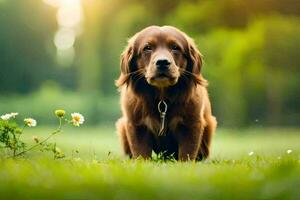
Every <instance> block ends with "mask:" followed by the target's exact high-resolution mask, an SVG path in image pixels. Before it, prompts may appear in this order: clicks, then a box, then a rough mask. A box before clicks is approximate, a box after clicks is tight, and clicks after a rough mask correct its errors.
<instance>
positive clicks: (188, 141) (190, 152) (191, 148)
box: [178, 127, 202, 161]
mask: <svg viewBox="0 0 300 200" xmlns="http://www.w3.org/2000/svg"><path fill="white" fill-rule="evenodd" d="M201 136H202V129H201V127H193V128H188V127H185V128H183V127H182V128H181V130H180V131H179V135H178V151H179V152H178V156H179V160H181V161H188V160H195V159H196V158H197V156H198V152H199V149H200V144H201Z"/></svg>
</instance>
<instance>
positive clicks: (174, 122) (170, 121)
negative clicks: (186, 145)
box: [142, 116, 183, 134]
mask: <svg viewBox="0 0 300 200" xmlns="http://www.w3.org/2000/svg"><path fill="white" fill-rule="evenodd" d="M142 123H143V124H144V125H145V126H146V127H147V128H148V129H149V130H150V131H152V132H153V133H154V134H158V132H159V130H160V129H161V126H162V123H163V122H162V120H161V119H159V118H155V117H152V116H146V117H145V118H144V120H143V122H142ZM182 123H183V118H182V117H181V116H173V117H171V118H170V117H168V116H167V117H166V119H165V127H164V128H165V129H166V130H170V131H172V132H174V131H175V130H176V128H177V127H178V125H179V124H182Z"/></svg>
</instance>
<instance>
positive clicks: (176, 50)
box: [171, 44, 180, 52]
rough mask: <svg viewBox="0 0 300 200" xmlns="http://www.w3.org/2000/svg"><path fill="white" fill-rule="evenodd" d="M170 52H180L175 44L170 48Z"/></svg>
mask: <svg viewBox="0 0 300 200" xmlns="http://www.w3.org/2000/svg"><path fill="white" fill-rule="evenodd" d="M171 50H172V51H174V52H178V51H180V48H179V46H177V45H176V44H173V45H172V46H171Z"/></svg>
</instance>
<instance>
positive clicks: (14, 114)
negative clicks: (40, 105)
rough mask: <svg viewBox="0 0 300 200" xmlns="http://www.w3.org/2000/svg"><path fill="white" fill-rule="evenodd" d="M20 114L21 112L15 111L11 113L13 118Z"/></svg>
mask: <svg viewBox="0 0 300 200" xmlns="http://www.w3.org/2000/svg"><path fill="white" fill-rule="evenodd" d="M18 114H19V113H15V112H13V113H10V115H11V117H12V118H16V116H17V115H18Z"/></svg>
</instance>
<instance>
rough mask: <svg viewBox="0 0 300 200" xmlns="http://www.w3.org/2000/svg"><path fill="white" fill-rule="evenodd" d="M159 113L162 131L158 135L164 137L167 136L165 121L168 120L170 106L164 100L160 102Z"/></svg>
mask: <svg viewBox="0 0 300 200" xmlns="http://www.w3.org/2000/svg"><path fill="white" fill-rule="evenodd" d="M157 108H158V112H159V114H160V130H159V133H158V135H159V136H162V135H164V134H165V131H166V130H165V120H166V113H167V110H168V105H167V103H166V102H165V101H164V100H161V101H159V103H158V105H157Z"/></svg>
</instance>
